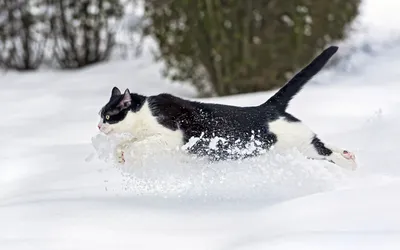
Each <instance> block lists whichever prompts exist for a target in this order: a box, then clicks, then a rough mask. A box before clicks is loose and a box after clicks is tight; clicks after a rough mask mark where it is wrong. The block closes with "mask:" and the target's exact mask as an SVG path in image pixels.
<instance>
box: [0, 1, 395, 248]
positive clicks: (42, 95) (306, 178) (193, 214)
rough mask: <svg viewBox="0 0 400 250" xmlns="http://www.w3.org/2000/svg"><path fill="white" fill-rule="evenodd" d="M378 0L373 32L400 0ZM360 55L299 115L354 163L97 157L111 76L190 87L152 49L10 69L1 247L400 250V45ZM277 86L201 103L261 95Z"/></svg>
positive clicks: (314, 91)
mask: <svg viewBox="0 0 400 250" xmlns="http://www.w3.org/2000/svg"><path fill="white" fill-rule="evenodd" d="M380 3H382V5H385V6H386V9H385V10H386V12H382V13H381V15H380V16H381V17H384V18H385V20H387V22H386V23H385V22H383V21H382V19H380V20H379V22H376V23H375V25H372V24H371V27H373V29H372V30H375V31H379V30H385V29H384V28H383V26H385V25H387V24H389V23H392V22H394V21H393V20H395V18H397V19H398V18H399V17H397V16H396V14H393V15H392V18H389V17H388V16H390V13H395V5H396V3H395V1H382V2H380ZM397 5H398V3H397ZM367 7H368V8H367ZM382 9H383V7H381V5H379V6H378V1H372V0H368V1H366V10H365V11H366V13H367V14H368V13H372V14H368V15H370V16H369V17H370V18H365V17H363V18H364V19H361V21H362V22H363V23H366V24H368V25H370V23H372V22H371V18H376V16H379V15H378V14H377V13H378V12H379V11H380V10H382ZM375 10H376V11H375ZM368 15H367V17H368ZM379 25H381V26H379ZM395 26H396V22H394V23H393V25H392V26H391V29H390V28H389V27H386V28H387V29H386V30H385V31H387V30H389V31H390V33H391V35H392V34H393V30H394V29H395ZM398 30H399V29H398ZM382 34H383V33H382ZM384 34H388V33H384ZM382 36H385V35H382ZM387 37H389V35H388V36H387ZM351 63H352V65H353V67H352V68H351V70H350V71H347V72H343V71H342V70H338V69H330V70H327V71H324V72H322V73H321V74H320V75H318V76H317V77H316V78H315V80H314V81H313V83H314V84H313V83H310V84H309V85H307V87H306V88H304V90H303V91H302V92H301V93H300V94H299V95H298V96H297V97H296V98H295V99H294V100H293V101H292V103H291V106H290V108H289V112H291V113H293V114H295V116H297V117H298V118H300V119H302V120H303V121H304V122H305V123H306V124H307V125H309V126H310V127H311V128H313V130H314V131H316V132H317V133H318V134H319V135H320V137H322V138H323V139H324V140H325V141H328V142H330V143H332V144H335V145H337V146H340V147H344V148H347V149H349V150H352V151H354V152H355V153H356V155H357V159H358V162H359V165H360V168H359V169H358V170H357V171H355V172H349V171H346V170H343V169H340V168H338V167H336V166H334V165H332V164H330V163H323V162H317V161H310V160H306V159H304V158H303V157H301V156H300V155H299V154H298V153H297V152H295V151H293V152H289V153H290V154H288V155H276V154H268V155H266V156H264V157H259V158H257V159H251V160H248V161H244V162H241V163H218V164H213V165H207V164H204V163H202V162H199V161H194V160H190V159H187V158H185V157H183V156H180V155H172V156H168V155H166V156H160V155H159V156H156V157H150V158H149V159H147V160H146V163H147V164H146V165H145V167H143V168H135V166H131V167H129V168H126V167H125V168H122V169H121V168H117V167H116V166H114V165H113V164H111V163H110V162H106V161H105V160H104V159H102V158H99V157H93V152H95V150H94V145H95V146H99V145H102V142H103V138H102V137H101V136H99V135H98V134H97V133H98V131H97V127H96V125H97V122H98V115H97V113H98V111H99V109H100V108H101V106H102V105H104V103H105V102H106V101H107V99H108V98H109V94H110V91H111V87H112V86H114V85H117V86H119V87H120V88H122V89H123V88H125V87H129V88H130V89H131V90H135V91H138V92H141V93H144V94H155V93H158V92H161V91H166V92H170V93H175V94H177V95H180V96H185V97H189V98H192V97H194V95H195V92H194V91H193V90H192V89H190V88H188V87H182V86H176V85H171V84H170V83H169V82H168V81H167V80H163V79H161V77H160V76H159V74H158V73H159V69H160V66H159V65H156V64H153V63H151V58H150V56H149V55H148V54H145V55H144V56H143V57H142V58H140V60H136V61H131V62H124V61H117V62H112V63H107V64H103V65H98V66H93V67H91V68H87V69H83V70H81V71H77V72H74V73H71V72H50V71H46V72H38V73H27V74H17V73H13V72H8V73H7V74H6V75H1V76H0V86H1V91H0V100H1V103H0V114H2V116H1V118H0V120H1V122H0V138H1V141H0V145H1V150H0V249H1V250H3V249H5V250H21V249H40V250H55V249H57V250H59V249H60V250H61V249H66V250H75V249H79V250H80V249H82V250H83V249H85V250H86V249H96V250H102V249H107V250H109V249H141V250H142V249H143V250H144V249H171V250H178V249H185V250H186V249H202V250H205V249H212V250H214V249H221V250H225V249H226V250H236V249H285V250H286V249H307V250H311V249H335V250H337V249H374V250H375V249H396V250H397V249H399V248H400V215H399V211H400V199H399V193H400V154H399V153H398V152H397V149H398V148H399V146H400V143H399V141H400V133H399V129H398V128H399V127H400V98H399V93H400V84H399V79H400V71H399V67H400V44H399V45H396V44H395V45H393V46H391V47H390V48H386V49H383V50H382V51H380V52H379V54H374V55H373V56H361V55H360V56H355V57H354V59H352V61H351ZM271 95H272V92H266V93H257V94H248V95H240V96H233V97H225V98H213V99H207V100H204V101H213V102H220V103H227V104H235V105H255V104H259V103H262V102H264V101H265V100H266V99H268V97H269V96H271ZM92 140H93V141H92ZM93 144H94V145H93ZM105 150H107V148H105ZM107 153H108V152H107V151H106V152H105V153H104V154H107Z"/></svg>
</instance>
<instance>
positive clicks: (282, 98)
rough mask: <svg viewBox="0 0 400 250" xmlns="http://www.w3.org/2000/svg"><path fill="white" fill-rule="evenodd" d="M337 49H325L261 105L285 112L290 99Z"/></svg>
mask: <svg viewBox="0 0 400 250" xmlns="http://www.w3.org/2000/svg"><path fill="white" fill-rule="evenodd" d="M337 50H338V47H337V46H330V47H329V48H327V49H325V50H324V51H323V52H322V53H321V54H319V55H318V56H317V57H316V58H315V59H314V60H313V61H312V62H311V63H310V64H308V65H307V66H306V67H305V68H303V69H302V70H301V71H300V72H298V73H297V74H296V75H295V76H294V77H293V78H292V79H290V80H289V82H287V83H286V84H285V85H284V86H283V87H282V88H281V89H280V90H279V91H278V92H276V93H275V95H273V96H272V97H271V98H270V99H268V101H266V102H265V103H264V104H262V105H261V106H274V107H275V108H276V109H277V110H278V111H280V112H284V111H285V110H286V108H287V107H288V105H289V102H290V100H291V99H292V98H293V97H294V96H295V95H296V94H297V93H298V92H299V91H300V90H301V88H302V87H303V86H304V85H305V84H306V83H307V82H308V81H309V80H310V79H311V78H312V77H313V76H315V75H316V74H317V73H318V72H319V71H320V70H321V69H322V68H323V67H324V66H325V64H326V63H327V62H328V61H329V59H330V58H331V57H332V56H333V55H334V54H335V53H336V51H337Z"/></svg>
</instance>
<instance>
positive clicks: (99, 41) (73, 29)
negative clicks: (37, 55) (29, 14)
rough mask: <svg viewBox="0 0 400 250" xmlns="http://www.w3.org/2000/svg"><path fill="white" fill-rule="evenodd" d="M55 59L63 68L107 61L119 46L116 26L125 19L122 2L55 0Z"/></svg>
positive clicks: (106, 0) (109, 0)
mask: <svg viewBox="0 0 400 250" xmlns="http://www.w3.org/2000/svg"><path fill="white" fill-rule="evenodd" d="M54 11H55V12H54V14H53V17H52V22H51V24H52V34H53V36H52V37H53V40H54V56H55V59H56V60H57V62H58V63H59V65H60V66H61V67H62V68H81V67H84V66H87V65H91V64H93V63H97V62H101V61H104V60H106V59H107V58H108V57H109V55H110V52H111V49H112V47H113V46H114V44H115V29H113V28H112V26H113V25H114V24H115V23H116V22H117V21H118V20H119V19H121V17H122V16H123V13H124V6H123V3H122V1H121V0H79V1H76V0H54Z"/></svg>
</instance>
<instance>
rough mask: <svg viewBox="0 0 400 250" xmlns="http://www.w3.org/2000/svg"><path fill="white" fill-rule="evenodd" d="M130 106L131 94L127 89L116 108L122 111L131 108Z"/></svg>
mask: <svg viewBox="0 0 400 250" xmlns="http://www.w3.org/2000/svg"><path fill="white" fill-rule="evenodd" d="M131 104H132V97H131V93H130V92H129V89H126V90H125V92H124V97H122V99H121V101H120V102H119V104H118V106H117V107H119V108H121V109H124V108H127V107H129V106H131Z"/></svg>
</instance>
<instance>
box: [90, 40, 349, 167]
mask: <svg viewBox="0 0 400 250" xmlns="http://www.w3.org/2000/svg"><path fill="white" fill-rule="evenodd" d="M337 50H338V47H336V46H331V47H329V48H327V49H325V50H324V51H323V52H322V53H321V54H320V55H319V56H318V57H316V58H315V59H314V60H313V61H312V62H311V63H310V64H309V65H307V66H306V67H305V68H304V69H303V70H301V71H300V72H298V73H297V74H296V75H295V76H294V77H293V78H292V79H291V80H290V81H289V82H287V84H286V85H284V86H283V87H282V88H281V89H280V90H279V91H278V92H277V93H276V94H275V95H273V96H272V97H271V98H270V99H268V100H267V101H266V102H265V103H263V104H261V105H259V106H252V107H237V106H230V105H221V104H212V103H201V102H195V101H189V100H184V99H181V98H178V97H176V96H173V95H170V94H159V95H155V96H143V95H140V94H133V93H130V92H129V90H128V89H126V90H125V92H124V93H123V94H122V93H121V92H120V90H119V89H118V88H117V87H114V88H113V89H112V93H111V98H110V100H109V102H108V103H107V104H106V105H105V106H104V107H103V108H102V109H101V111H100V116H101V121H100V123H99V125H98V127H99V129H100V131H101V132H103V133H105V134H110V133H130V134H132V135H133V136H134V137H135V139H134V140H133V141H127V142H124V143H123V144H121V145H120V146H118V147H117V152H116V153H117V158H118V160H119V162H120V163H123V162H124V161H125V160H124V153H125V150H126V148H127V147H130V146H132V145H135V147H136V148H137V149H139V148H141V147H144V146H145V145H153V144H157V145H162V147H165V148H169V149H176V148H177V147H182V146H183V145H184V144H186V143H187V142H189V140H190V139H191V138H200V139H199V140H198V141H197V142H196V143H194V144H193V145H192V146H191V147H190V148H189V149H188V150H187V152H189V153H192V154H195V155H199V156H206V157H209V158H210V159H212V160H224V159H238V158H242V157H250V156H256V155H259V154H261V153H262V152H265V151H267V150H268V149H270V148H271V147H272V146H273V147H275V148H283V149H285V148H297V149H299V150H300V151H301V152H302V153H303V154H304V155H305V156H306V157H308V158H312V159H319V160H328V161H330V162H333V163H335V164H337V165H339V166H341V167H344V168H347V169H352V170H354V169H356V167H357V164H356V162H355V156H354V154H352V153H351V152H349V151H347V150H343V149H340V148H337V147H334V146H332V145H327V144H325V143H323V142H322V141H321V140H320V139H319V138H318V137H317V135H316V134H315V133H314V132H312V131H311V129H309V128H308V127H307V126H306V125H304V124H303V123H302V122H301V121H300V120H299V119H297V118H295V117H294V116H292V115H291V114H289V113H287V112H286V109H287V107H288V104H289V102H290V100H291V99H292V98H293V96H295V95H296V94H297V93H298V92H299V91H300V90H301V88H302V87H303V86H304V85H305V84H306V83H307V82H308V81H309V80H310V79H311V78H312V77H313V76H314V75H316V74H317V73H318V72H319V71H320V70H321V69H322V68H323V67H324V65H325V64H326V63H327V62H328V61H329V59H330V58H331V57H332V56H333V55H334V54H335V53H336V51H337ZM213 138H222V140H220V141H219V143H217V144H215V142H213ZM252 141H256V142H257V148H258V149H257V150H253V151H250V152H248V151H246V150H245V149H246V146H247V145H248V144H249V143H251V142H252ZM210 143H213V145H212V147H210ZM241 149H243V150H241ZM133 151H134V150H133ZM243 152H245V153H243Z"/></svg>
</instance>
